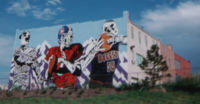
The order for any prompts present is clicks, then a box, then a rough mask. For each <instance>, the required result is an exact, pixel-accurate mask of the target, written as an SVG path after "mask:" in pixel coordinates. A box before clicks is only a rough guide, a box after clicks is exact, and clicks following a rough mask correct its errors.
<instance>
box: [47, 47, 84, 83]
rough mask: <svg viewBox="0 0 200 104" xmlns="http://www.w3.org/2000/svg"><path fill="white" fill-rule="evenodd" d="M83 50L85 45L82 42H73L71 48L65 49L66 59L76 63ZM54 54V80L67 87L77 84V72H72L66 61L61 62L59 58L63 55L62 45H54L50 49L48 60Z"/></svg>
mask: <svg viewBox="0 0 200 104" xmlns="http://www.w3.org/2000/svg"><path fill="white" fill-rule="evenodd" d="M82 52H83V47H82V45H81V44H72V45H71V46H70V47H69V48H66V49H64V53H65V56H66V60H67V61H69V62H71V63H74V61H75V60H76V59H78V58H79V57H80V56H81V55H82ZM52 56H55V57H56V61H55V65H54V66H53V69H52V75H53V82H54V83H55V85H56V86H57V87H67V86H70V85H75V83H76V76H77V73H73V74H72V73H71V72H70V71H69V70H68V68H67V67H66V66H65V64H64V63H59V62H58V58H61V57H62V52H61V50H60V47H59V46H58V47H52V48H50V49H49V51H48V53H47V55H46V58H45V59H46V60H47V61H48V60H49V59H50V58H51V57H52Z"/></svg>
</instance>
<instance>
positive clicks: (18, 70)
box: [10, 31, 39, 90]
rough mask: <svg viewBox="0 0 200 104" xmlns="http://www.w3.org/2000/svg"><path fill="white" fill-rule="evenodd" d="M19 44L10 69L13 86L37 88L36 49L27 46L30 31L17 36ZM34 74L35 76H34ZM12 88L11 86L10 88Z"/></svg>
mask: <svg viewBox="0 0 200 104" xmlns="http://www.w3.org/2000/svg"><path fill="white" fill-rule="evenodd" d="M19 39H20V42H21V46H20V47H19V48H17V49H16V50H15V53H14V57H13V59H14V68H13V69H11V74H12V75H13V76H11V78H10V79H12V84H13V86H10V87H21V89H24V90H27V89H38V88H39V86H38V83H37V82H38V80H37V78H38V73H39V69H38V62H37V61H36V59H37V56H36V50H35V49H34V48H31V47H29V46H28V43H29V40H30V32H28V31H25V32H23V33H22V34H21V35H20V36H19ZM35 76H36V77H35ZM11 89H12V88H11Z"/></svg>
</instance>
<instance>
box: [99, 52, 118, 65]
mask: <svg viewBox="0 0 200 104" xmlns="http://www.w3.org/2000/svg"><path fill="white" fill-rule="evenodd" d="M97 57H98V63H102V62H106V61H110V60H114V59H118V58H119V56H118V51H110V52H107V53H103V54H98V56H97Z"/></svg>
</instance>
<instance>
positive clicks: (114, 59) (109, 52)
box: [90, 20, 127, 87]
mask: <svg viewBox="0 0 200 104" xmlns="http://www.w3.org/2000/svg"><path fill="white" fill-rule="evenodd" d="M100 38H101V39H104V43H103V44H102V46H101V48H103V49H104V50H103V51H100V52H98V53H97V54H96V55H95V58H94V60H93V61H92V72H91V74H90V78H91V80H90V87H93V85H96V84H100V85H105V86H112V80H113V75H114V72H115V69H116V67H117V64H118V61H119V44H127V38H126V36H122V35H118V28H117V25H116V23H115V22H114V21H113V20H108V21H105V23H104V24H103V34H101V35H100Z"/></svg>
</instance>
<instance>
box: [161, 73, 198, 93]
mask: <svg viewBox="0 0 200 104" xmlns="http://www.w3.org/2000/svg"><path fill="white" fill-rule="evenodd" d="M164 86H165V87H166V88H167V89H168V90H171V91H177V90H180V91H187V92H198V91H200V80H198V79H197V78H196V77H193V78H185V79H180V80H177V81H176V82H175V83H168V84H165V85H164Z"/></svg>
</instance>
